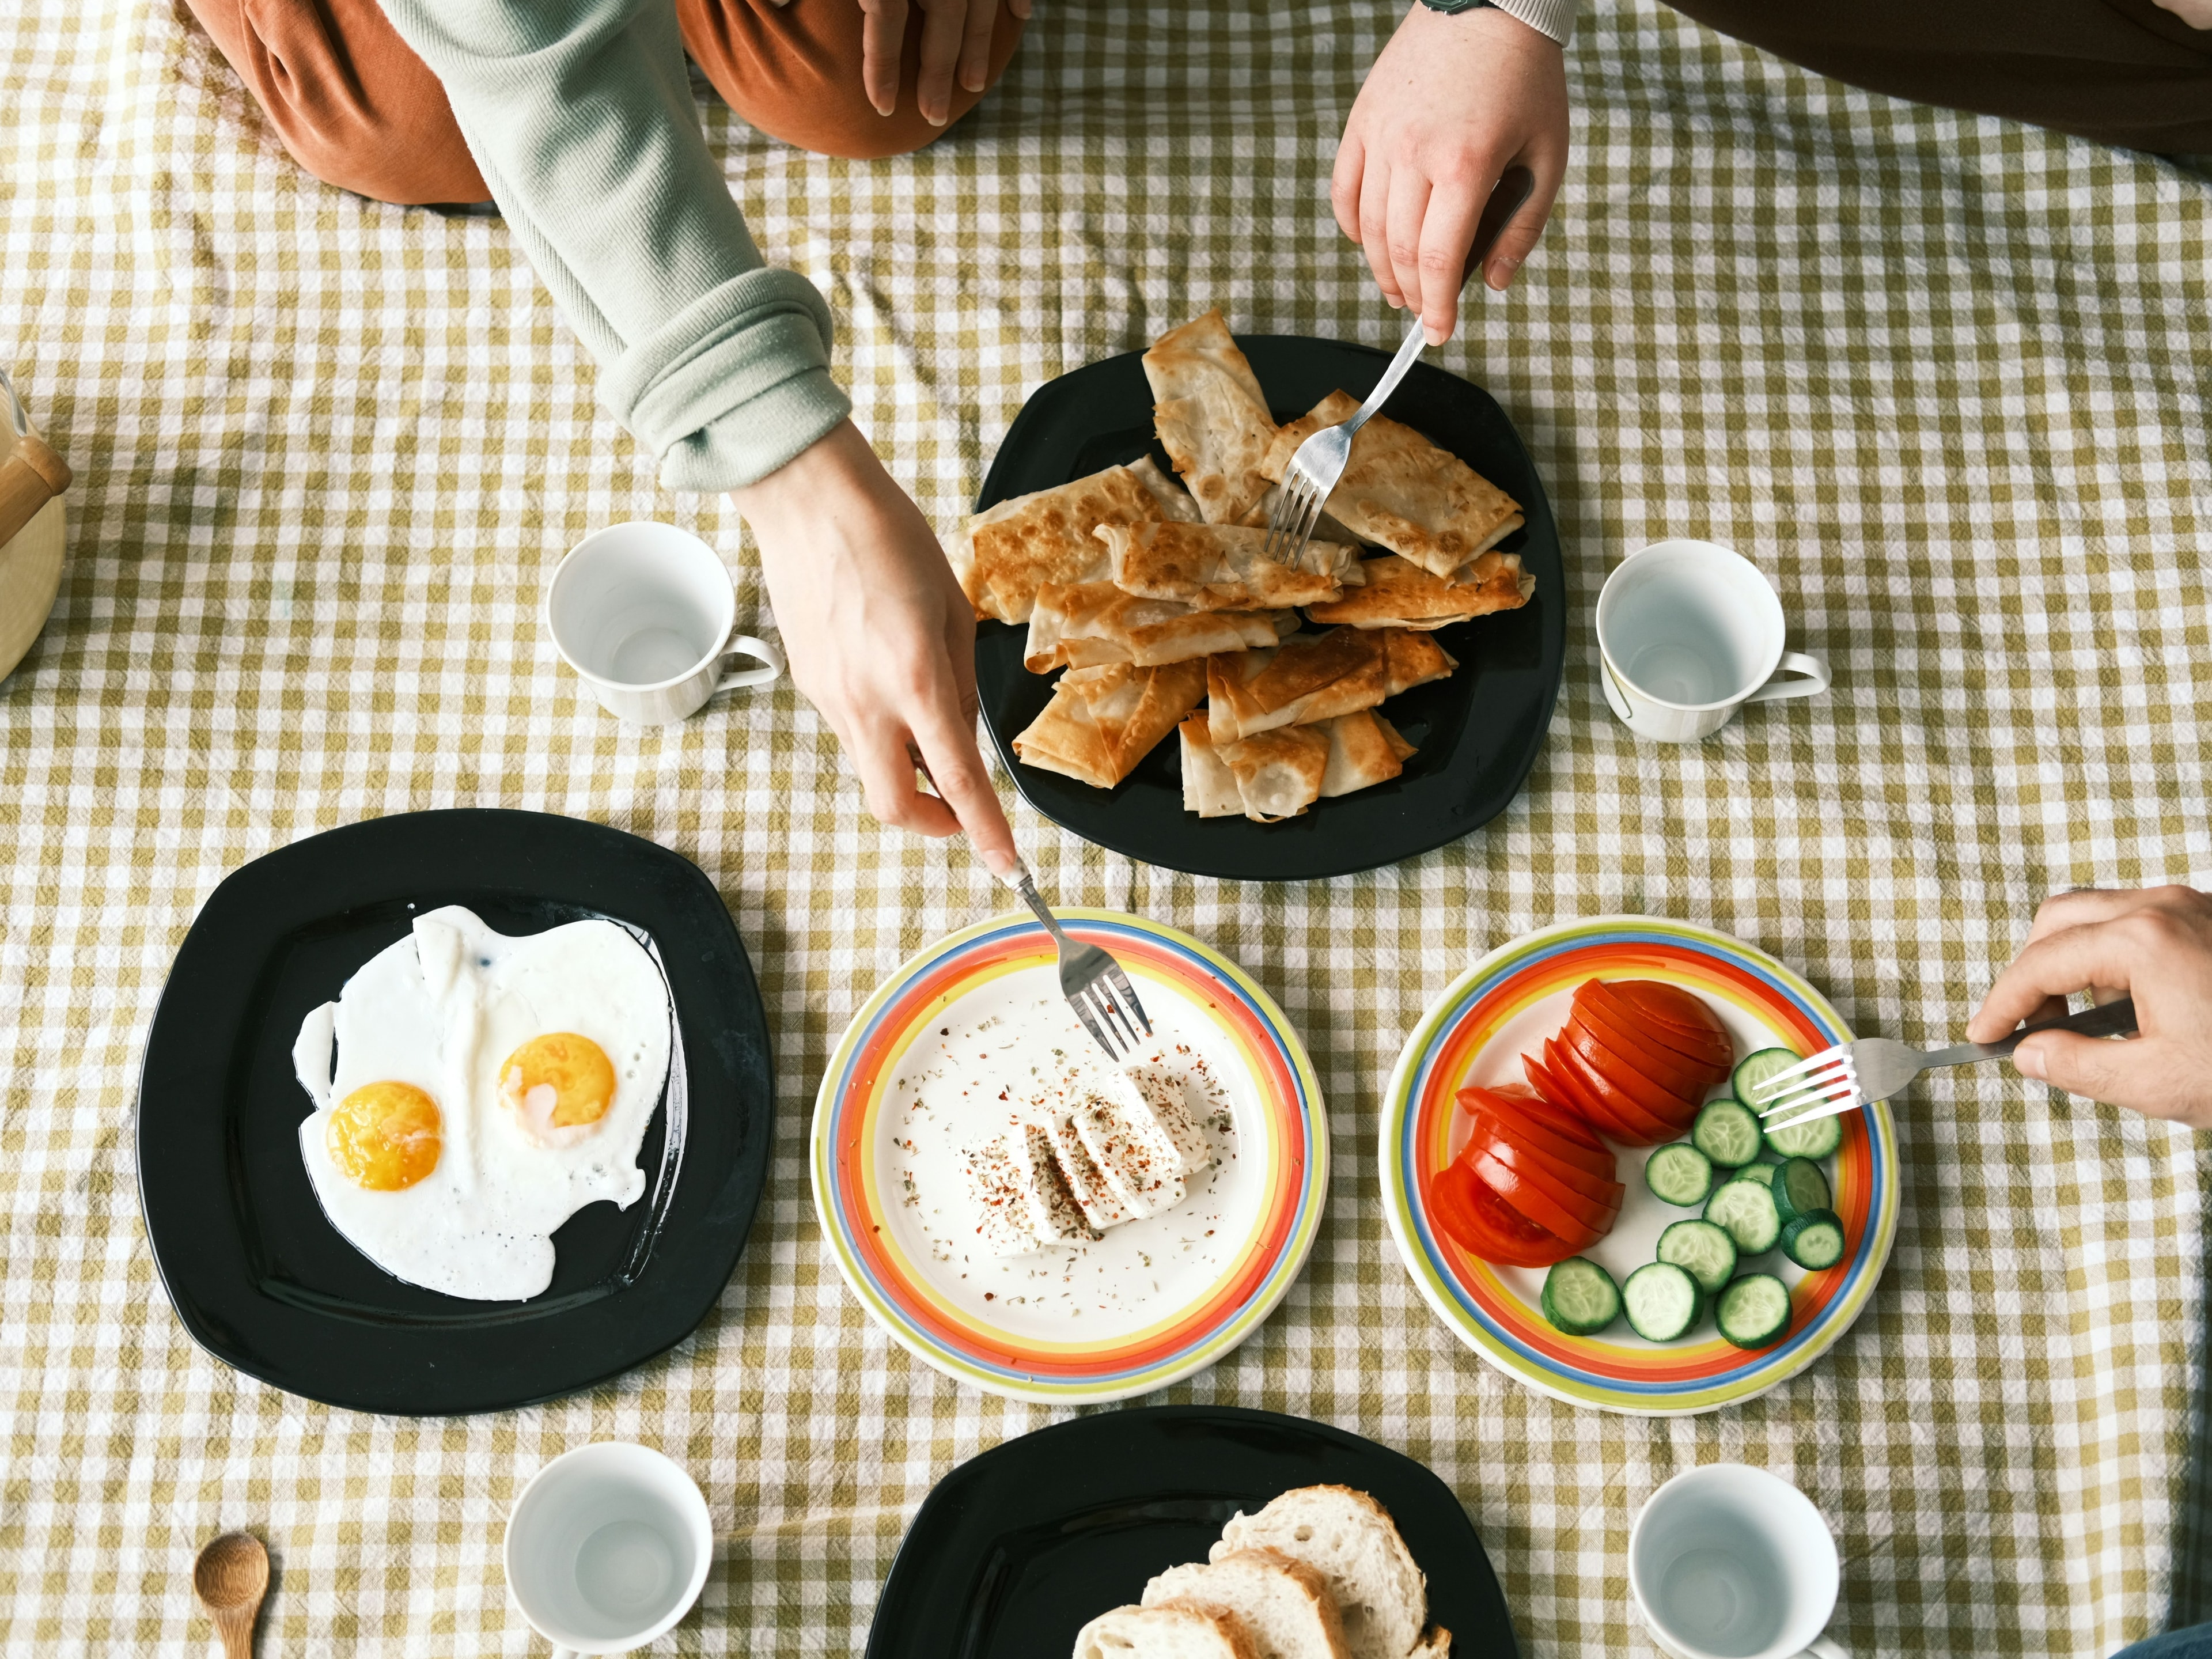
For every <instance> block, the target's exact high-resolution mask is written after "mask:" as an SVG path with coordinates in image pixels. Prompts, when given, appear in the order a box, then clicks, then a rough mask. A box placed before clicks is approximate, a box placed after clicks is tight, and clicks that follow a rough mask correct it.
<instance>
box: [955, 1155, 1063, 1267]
mask: <svg viewBox="0 0 2212 1659" xmlns="http://www.w3.org/2000/svg"><path fill="white" fill-rule="evenodd" d="M960 1174H961V1177H962V1179H963V1182H965V1183H966V1185H967V1188H968V1202H969V1208H970V1210H971V1211H972V1212H973V1216H974V1221H975V1248H976V1249H978V1250H979V1251H981V1253H982V1254H983V1255H987V1256H997V1257H1006V1256H1016V1255H1029V1254H1030V1252H1031V1251H1033V1250H1036V1249H1041V1248H1042V1246H1043V1243H1044V1241H1043V1240H1042V1239H1041V1238H1039V1237H1037V1235H1036V1231H1035V1230H1034V1229H1033V1228H1032V1227H1031V1226H1030V1201H1029V1190H1028V1182H1027V1179H1026V1176H1025V1175H1024V1170H1023V1169H1022V1166H1021V1165H1020V1164H1018V1162H1017V1161H1016V1159H1015V1158H1014V1154H1013V1152H1012V1150H1011V1149H1010V1148H1009V1147H1008V1146H1007V1145H1006V1136H1004V1135H1000V1137H999V1138H998V1139H995V1140H991V1141H986V1142H985V1143H984V1144H983V1145H982V1146H971V1147H969V1149H968V1150H967V1151H966V1152H963V1154H962V1155H961V1158H960Z"/></svg>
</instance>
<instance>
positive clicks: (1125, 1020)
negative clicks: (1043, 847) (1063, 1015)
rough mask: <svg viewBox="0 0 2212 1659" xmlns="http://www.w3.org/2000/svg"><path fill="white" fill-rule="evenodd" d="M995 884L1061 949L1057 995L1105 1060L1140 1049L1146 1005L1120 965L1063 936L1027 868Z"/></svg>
mask: <svg viewBox="0 0 2212 1659" xmlns="http://www.w3.org/2000/svg"><path fill="white" fill-rule="evenodd" d="M999 879H1000V881H1003V882H1005V883H1006V885H1007V886H1009V887H1011V888H1012V889H1013V890H1015V891H1016V892H1017V893H1019V894H1020V895H1021V896H1022V902H1023V903H1024V904H1026V905H1028V906H1029V907H1030V914H1031V915H1034V916H1036V919H1037V920H1038V921H1041V922H1042V923H1043V924H1044V930H1045V932H1047V933H1050V934H1051V935H1052V942H1053V943H1054V945H1058V946H1059V947H1060V995H1062V996H1064V997H1066V999H1067V1006H1069V1007H1071V1008H1073V1009H1074V1010H1075V1017H1076V1018H1078V1019H1079V1020H1081V1021H1082V1022H1083V1026H1084V1029H1085V1030H1087V1031H1089V1032H1090V1033H1091V1036H1094V1037H1096V1038H1097V1039H1098V1046H1099V1047H1100V1048H1103V1049H1104V1050H1105V1051H1106V1055H1107V1058H1108V1059H1109V1060H1126V1059H1127V1058H1128V1057H1129V1055H1131V1054H1134V1053H1135V1052H1136V1051H1137V1050H1138V1048H1139V1047H1141V1046H1142V1043H1143V1038H1141V1037H1139V1036H1138V1035H1137V1031H1138V1028H1139V1027H1140V1026H1141V1027H1142V1028H1143V1030H1144V1035H1145V1036H1152V1021H1150V1020H1149V1019H1146V1018H1145V1005H1144V1004H1143V1003H1141V1002H1139V1001H1138V1000H1137V992H1136V987H1134V986H1133V985H1131V984H1130V983H1129V976H1128V975H1127V974H1125V973H1123V972H1122V971H1121V963H1118V962H1116V961H1115V960H1114V958H1113V957H1111V956H1110V955H1109V954H1108V953H1107V952H1106V951H1102V950H1100V949H1099V948H1098V947H1097V945H1084V944H1081V943H1079V942H1078V941H1077V940H1075V939H1070V938H1069V937H1068V936H1067V930H1066V929H1065V928H1064V927H1061V926H1060V919H1059V918H1058V917H1056V916H1054V915H1053V913H1052V911H1051V909H1050V908H1049V907H1048V906H1047V905H1046V903H1045V902H1044V900H1043V899H1042V898H1040V897H1039V896H1037V890H1036V880H1035V878H1032V877H1031V876H1030V867H1029V866H1028V865H1026V864H1024V863H1023V862H1022V861H1021V860H1018V859H1017V860H1014V867H1013V870H1012V872H1011V873H1009V874H1006V875H1003V876H1000V878H999ZM1132 1017H1133V1018H1132Z"/></svg>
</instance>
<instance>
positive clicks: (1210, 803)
mask: <svg viewBox="0 0 2212 1659" xmlns="http://www.w3.org/2000/svg"><path fill="white" fill-rule="evenodd" d="M1176 735H1177V736H1178V737H1179V738H1181V739H1182V810H1183V811H1186V812H1195V813H1197V814H1198V815H1199V817H1202V818H1234V817H1243V813H1244V796H1243V792H1242V791H1241V790H1239V789H1238V788H1237V775H1236V774H1235V773H1234V772H1231V770H1230V769H1229V763H1228V762H1227V761H1225V760H1223V759H1222V758H1221V755H1220V751H1219V750H1217V749H1215V748H1214V746H1213V738H1212V734H1211V733H1210V732H1208V731H1207V729H1206V716H1205V715H1203V714H1193V715H1192V716H1190V718H1189V719H1188V720H1185V721H1183V723H1182V725H1181V726H1177V727H1176ZM1231 746H1232V745H1229V744H1224V745H1223V747H1225V748H1227V747H1231Z"/></svg>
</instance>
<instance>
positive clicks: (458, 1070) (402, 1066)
mask: <svg viewBox="0 0 2212 1659" xmlns="http://www.w3.org/2000/svg"><path fill="white" fill-rule="evenodd" d="M671 1040H672V1033H671V1018H670V1010H669V1000H668V988H667V982H666V981H665V980H664V979H663V978H662V976H661V973H660V969H659V967H658V966H657V965H656V964H655V963H654V962H653V958H652V957H651V956H650V955H648V954H647V951H646V950H645V948H644V947H643V946H642V945H640V944H639V943H638V942H637V940H636V939H635V938H634V937H632V936H631V935H630V934H629V933H628V932H626V931H625V930H624V929H623V928H622V927H618V926H617V925H616V924H615V923H613V922H611V921H576V922H569V923H568V924H566V925H565V926H562V927H553V928H549V929H548V930H546V931H545V932H544V933H532V934H528V935H526V936H523V937H520V938H511V937H509V936H507V935H506V934H504V933H495V932H494V931H493V930H492V929H491V928H489V927H486V926H485V925H484V923H483V921H481V920H480V919H479V918H478V917H477V915H474V914H473V913H472V912H471V911H468V910H465V909H463V908H459V906H448V907H447V908H443V909H439V910H432V911H429V912H428V913H426V914H425V915H422V916H419V917H417V918H416V922H415V927H414V931H413V933H411V934H410V936H409V937H408V938H406V939H402V940H400V941H399V942H398V944H396V945H392V946H390V947H389V948H388V949H386V950H384V951H380V952H379V953H378V954H377V955H376V956H375V957H372V958H371V959H370V960H369V961H368V962H367V963H364V964H363V965H362V968H361V969H360V970H359V971H358V972H357V973H356V974H355V975H354V976H353V977H352V978H351V979H349V980H348V981H346V983H345V987H344V988H343V990H342V991H341V992H340V993H339V994H338V1000H337V1001H336V1002H326V1003H325V1004H323V1006H321V1007H319V1008H318V1009H316V1010H315V1011H314V1012H313V1013H311V1014H309V1015H308V1016H307V1020H306V1022H305V1023H304V1024H302V1025H301V1028H300V1036H299V1038H298V1041H297V1042H295V1044H294V1046H293V1050H292V1061H293V1069H294V1071H295V1073H296V1074H297V1076H298V1078H299V1079H300V1085H301V1087H302V1088H304V1089H305V1090H306V1091H307V1095H308V1097H309V1098H310V1099H312V1100H313V1102H314V1103H315V1109H314V1110H313V1112H311V1113H310V1114H309V1115H307V1118H306V1119H305V1120H303V1121H301V1125H300V1154H301V1159H302V1161H303V1162H304V1163H305V1164H306V1165H307V1176H308V1179H309V1180H310V1182H313V1186H314V1189H315V1196H316V1198H317V1199H318V1200H320V1202H321V1204H322V1206H323V1212H324V1213H325V1215H327V1216H328V1217H329V1218H330V1219H331V1225H332V1226H334V1227H336V1228H337V1230H338V1231H339V1233H340V1234H341V1235H343V1237H344V1238H345V1239H346V1241H347V1243H350V1244H351V1245H352V1246H353V1247H354V1248H355V1249H357V1250H359V1251H360V1252H361V1253H362V1255H365V1256H367V1257H368V1259H369V1260H370V1261H374V1262H375V1263H376V1264H377V1265H378V1266H379V1267H382V1268H383V1269H384V1270H385V1271H386V1273H391V1274H392V1276H393V1277H394V1278H397V1279H404V1280H405V1281H406V1282H407V1283H408V1284H410V1285H422V1287H424V1288H425V1289H428V1290H433V1291H444V1292H445V1293H446V1294H447V1295H448V1296H458V1297H469V1298H471V1299H472V1300H476V1301H485V1302H505V1301H520V1300H523V1299H526V1298H527V1297H532V1296H536V1295H537V1294H538V1292H539V1291H543V1290H544V1288H545V1287H546V1286H547V1285H550V1283H552V1279H553V1264H554V1249H553V1238H552V1235H553V1233H554V1231H555V1230H556V1229H557V1228H558V1227H559V1226H560V1225H561V1224H562V1222H564V1221H566V1220H567V1219H568V1218H569V1217H570V1216H572V1215H574V1213H575V1212H577V1211H578V1210H580V1209H581V1208H582V1207H583V1206H585V1205H586V1204H592V1203H596V1202H598V1201H599V1200H602V1199H604V1200H608V1201H610V1202H611V1203H613V1204H614V1205H615V1206H617V1208H620V1209H625V1210H626V1209H628V1208H629V1206H631V1205H632V1204H634V1203H635V1202H636V1201H637V1200H638V1199H639V1198H640V1197H641V1196H642V1195H643V1194H644V1192H645V1176H644V1172H643V1171H641V1170H640V1169H639V1168H638V1166H637V1153H638V1148H639V1146H641V1144H642V1143H643V1141H644V1139H645V1132H646V1129H647V1126H648V1125H649V1124H650V1123H651V1121H652V1119H653V1110H654V1108H655V1106H656V1105H657V1103H659V1099H660V1092H661V1085H662V1084H663V1083H664V1082H665V1080H666V1079H667V1075H668V1066H669V1057H670V1051H671ZM333 1041H335V1042H336V1043H337V1054H336V1059H335V1063H333V1058H332V1054H331V1043H332V1042H333Z"/></svg>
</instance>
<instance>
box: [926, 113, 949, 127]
mask: <svg viewBox="0 0 2212 1659" xmlns="http://www.w3.org/2000/svg"><path fill="white" fill-rule="evenodd" d="M922 119H923V120H925V121H927V122H928V123H929V125H932V126H933V127H941V126H943V125H945V118H944V117H943V116H942V115H931V114H928V113H927V112H925V113H924V114H923V116H922Z"/></svg>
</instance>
